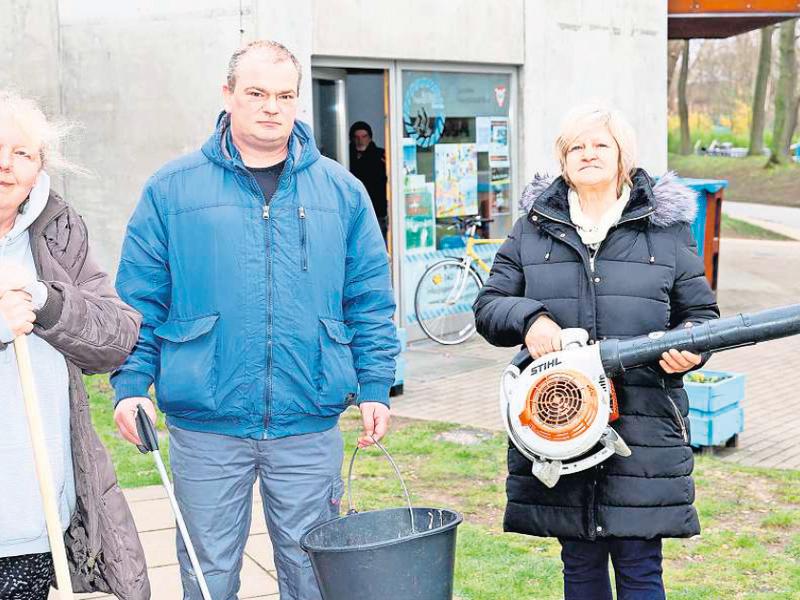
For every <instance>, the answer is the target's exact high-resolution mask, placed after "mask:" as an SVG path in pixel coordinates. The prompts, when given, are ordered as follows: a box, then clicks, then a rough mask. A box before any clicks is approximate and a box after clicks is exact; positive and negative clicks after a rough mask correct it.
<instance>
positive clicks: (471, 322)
mask: <svg viewBox="0 0 800 600" xmlns="http://www.w3.org/2000/svg"><path fill="white" fill-rule="evenodd" d="M482 285H483V281H482V280H481V278H480V275H478V274H477V273H476V272H475V271H474V270H473V269H472V268H468V267H466V266H464V263H462V262H461V261H460V260H458V259H457V258H446V259H444V260H441V261H439V262H437V263H434V264H432V265H431V266H430V267H428V268H427V269H426V270H425V273H423V274H422V278H421V279H420V280H419V282H418V283H417V289H416V292H415V293H414V312H415V313H416V316H417V321H418V322H419V325H420V327H422V331H424V332H425V335H427V336H428V337H429V338H431V339H432V340H433V341H435V342H439V343H440V344H445V345H451V344H460V343H461V342H463V341H465V340H467V339H469V338H470V337H471V336H472V335H473V334H474V333H475V315H474V314H473V313H472V303H473V302H475V298H476V297H477V296H478V291H479V290H480V289H481V286H482Z"/></svg>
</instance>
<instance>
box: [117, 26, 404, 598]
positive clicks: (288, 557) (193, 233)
mask: <svg viewBox="0 0 800 600" xmlns="http://www.w3.org/2000/svg"><path fill="white" fill-rule="evenodd" d="M300 74H301V70H300V65H299V64H298V62H297V59H296V58H295V57H294V56H293V55H292V54H291V53H290V52H289V51H288V50H287V49H286V48H285V47H283V46H282V45H280V44H277V43H275V42H267V41H260V42H253V43H251V44H249V45H248V46H246V47H244V48H242V49H241V50H239V51H237V52H236V53H235V54H234V55H233V57H232V58H231V62H230V66H229V71H228V79H227V84H226V85H225V86H223V94H224V100H225V111H224V112H223V113H222V114H221V115H220V117H219V119H218V121H217V127H216V131H215V132H214V135H212V136H211V138H210V139H209V140H208V141H207V142H206V143H205V144H204V145H203V147H202V150H200V151H198V152H194V153H192V154H189V155H187V156H184V157H182V158H179V159H177V160H175V161H173V162H170V163H168V164H167V165H165V166H164V167H162V168H161V169H160V170H159V171H157V172H156V173H155V175H153V176H152V177H151V178H150V179H149V181H148V182H147V184H146V185H145V188H144V192H143V194H142V197H141V200H140V201H139V204H138V206H137V207H136V210H135V212H134V214H133V216H132V217H131V220H130V223H129V225H128V230H127V234H126V237H125V242H124V244H123V248H122V258H121V261H120V266H119V271H118V275H117V288H118V290H119V293H120V296H121V297H122V298H123V299H124V300H125V301H126V302H128V303H129V304H130V305H131V306H133V307H134V308H136V309H137V310H138V311H139V312H141V313H142V316H143V323H142V328H141V334H140V337H139V342H138V344H137V346H136V349H135V350H134V352H133V354H131V356H130V358H129V359H128V360H127V362H126V363H125V364H124V365H123V366H122V367H121V368H120V369H119V370H118V371H117V372H116V373H115V374H114V376H113V377H112V384H113V386H114V390H115V395H116V400H117V406H116V411H115V420H116V422H117V425H118V427H119V430H120V432H121V434H122V435H123V436H124V437H125V438H126V439H128V440H129V441H131V442H134V443H137V442H138V436H137V434H136V427H135V421H134V415H135V410H136V406H137V404H140V403H141V404H142V405H143V406H144V407H145V409H146V410H147V412H148V413H149V414H150V416H151V418H153V419H155V411H154V409H153V406H152V404H151V402H150V400H149V399H148V398H147V395H148V390H149V388H150V386H151V384H155V390H156V397H157V400H158V405H159V407H160V408H161V410H163V411H164V413H165V414H166V416H167V426H168V428H169V432H170V458H171V464H172V472H173V477H174V484H175V491H176V494H177V496H178V501H179V503H180V507H181V511H182V512H183V515H184V518H185V519H186V522H187V525H188V529H189V532H190V534H191V536H192V539H193V541H194V544H195V546H196V550H197V554H198V557H199V560H200V565H201V567H202V568H203V571H204V574H205V577H206V580H207V582H208V585H209V588H210V591H211V595H212V596H213V598H214V599H215V600H229V599H235V598H236V597H237V596H236V594H237V590H238V589H239V571H240V568H241V564H242V556H243V552H244V546H245V542H246V540H247V536H248V533H249V529H250V516H251V506H252V490H253V484H254V483H255V480H256V478H257V477H258V479H259V482H260V490H261V497H262V501H263V506H264V513H265V517H266V520H267V525H268V529H269V533H270V537H271V539H272V545H273V548H274V553H275V566H276V569H277V572H278V580H279V586H280V594H281V598H282V599H283V600H292V599H293V600H314V599H316V598H319V597H320V593H319V589H318V587H317V584H316V581H315V578H314V574H313V572H312V570H311V567H310V563H309V560H308V558H307V556H306V554H305V553H304V552H303V551H302V549H301V548H300V546H299V543H298V542H299V539H300V536H301V535H302V534H303V533H304V532H305V531H306V530H308V529H309V528H311V527H312V526H313V525H315V524H316V523H318V522H320V521H323V520H326V519H329V518H331V517H333V516H335V515H337V514H338V512H339V500H340V498H341V495H342V481H341V477H340V473H341V463H342V458H343V456H342V453H343V449H342V438H341V434H340V433H339V429H338V426H337V422H338V417H339V414H340V413H341V412H342V411H343V410H344V409H345V408H347V406H348V405H351V404H355V405H357V406H358V407H359V409H360V410H361V414H362V417H363V424H364V434H363V436H362V437H361V438H360V439H359V445H361V446H366V445H369V444H370V443H372V436H374V437H375V438H380V437H381V436H382V435H383V434H384V433H385V432H386V429H387V427H388V424H389V399H388V398H389V387H390V386H391V385H392V383H393V381H394V368H395V357H396V355H397V353H398V351H399V347H398V343H397V339H396V334H395V328H394V324H393V322H392V315H393V313H394V309H395V304H394V299H393V294H392V290H391V282H390V275H389V261H388V256H387V254H386V250H385V246H384V244H383V238H382V236H381V231H380V228H379V226H378V222H377V219H376V217H375V213H374V211H373V209H372V204H371V202H370V199H369V196H368V195H367V192H366V190H365V189H364V187H363V185H362V184H361V183H360V182H359V181H358V180H357V179H355V177H353V176H352V175H351V174H350V173H348V172H347V170H346V169H345V168H343V167H342V166H341V165H339V164H337V163H336V162H333V161H331V160H328V159H327V158H324V157H322V156H320V153H319V152H318V150H317V148H316V147H315V144H314V139H313V136H312V134H311V131H310V129H309V127H308V126H307V125H306V124H305V123H302V122H300V121H296V120H295V116H296V112H297V96H298V91H299V87H300V86H299V84H300ZM177 542H178V557H179V562H180V565H181V577H182V581H183V588H184V598H185V599H192V600H193V599H195V598H200V592H199V588H198V585H197V583H196V580H195V578H194V576H193V573H192V568H191V564H190V562H189V560H188V556H187V554H186V550H185V548H184V547H183V544H182V540H181V538H180V536H178V538H177Z"/></svg>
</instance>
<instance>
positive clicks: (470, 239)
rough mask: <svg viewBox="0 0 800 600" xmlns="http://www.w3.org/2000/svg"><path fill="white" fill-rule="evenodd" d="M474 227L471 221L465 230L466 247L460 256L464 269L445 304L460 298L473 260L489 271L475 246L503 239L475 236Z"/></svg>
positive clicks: (496, 242)
mask: <svg viewBox="0 0 800 600" xmlns="http://www.w3.org/2000/svg"><path fill="white" fill-rule="evenodd" d="M476 229H477V225H476V224H474V223H473V224H472V225H470V226H469V227H468V228H467V230H466V232H465V235H466V238H467V247H466V249H465V250H464V256H463V257H462V258H461V263H462V264H463V265H464V269H463V271H462V272H461V274H460V275H459V277H460V278H461V280H460V281H459V282H458V283H457V284H456V285H455V286H453V291H452V292H451V294H450V295H449V296H448V297H447V299H446V300H445V302H446V303H447V304H451V305H452V304H455V303H456V302H457V301H458V299H459V298H461V294H463V293H464V288H465V287H466V285H467V280H468V279H469V277H468V274H469V270H470V269H471V268H472V263H473V262H474V263H476V264H477V265H478V266H479V267H480V268H481V269H482V270H483V271H485V272H486V273H489V272H490V270H491V269H490V268H489V265H487V264H486V262H485V261H484V260H483V259H482V258H481V257H480V256H478V253H477V252H475V246H480V245H481V244H499V243H502V242H504V241H505V240H501V239H496V238H495V239H491V238H490V239H486V240H484V239H480V238H476V237H475V230H476Z"/></svg>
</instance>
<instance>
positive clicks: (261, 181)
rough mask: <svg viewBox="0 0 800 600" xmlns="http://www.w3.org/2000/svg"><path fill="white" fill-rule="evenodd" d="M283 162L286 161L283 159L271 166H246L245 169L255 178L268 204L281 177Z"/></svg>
mask: <svg viewBox="0 0 800 600" xmlns="http://www.w3.org/2000/svg"><path fill="white" fill-rule="evenodd" d="M285 164H286V161H285V160H283V161H281V162H279V163H278V164H277V165H272V166H271V167H247V170H248V171H250V172H251V173H252V174H253V177H255V178H256V181H257V182H258V186H259V187H260V188H261V191H262V192H264V199H265V200H266V201H267V204H269V202H270V200H272V196H273V194H275V190H276V189H277V187H278V180H279V179H280V178H281V173H283V165H285Z"/></svg>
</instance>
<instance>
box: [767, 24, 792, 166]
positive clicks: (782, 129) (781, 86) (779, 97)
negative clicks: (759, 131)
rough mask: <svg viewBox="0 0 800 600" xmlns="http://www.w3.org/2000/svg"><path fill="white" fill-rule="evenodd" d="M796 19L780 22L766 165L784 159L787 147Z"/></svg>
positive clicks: (781, 161) (780, 161)
mask: <svg viewBox="0 0 800 600" xmlns="http://www.w3.org/2000/svg"><path fill="white" fill-rule="evenodd" d="M796 23H797V19H791V20H789V21H784V22H783V23H781V27H780V43H779V51H780V62H779V65H778V84H777V85H776V86H775V123H774V125H773V127H772V144H770V150H771V154H770V157H769V162H768V163H767V164H768V165H770V164H780V163H783V162H784V161H785V157H786V154H787V151H788V148H789V139H787V130H788V125H789V122H790V120H791V119H790V114H789V113H790V111H791V110H792V109H793V108H794V94H795V86H796V83H797V58H796V53H795V48H794V30H795V24H796Z"/></svg>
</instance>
